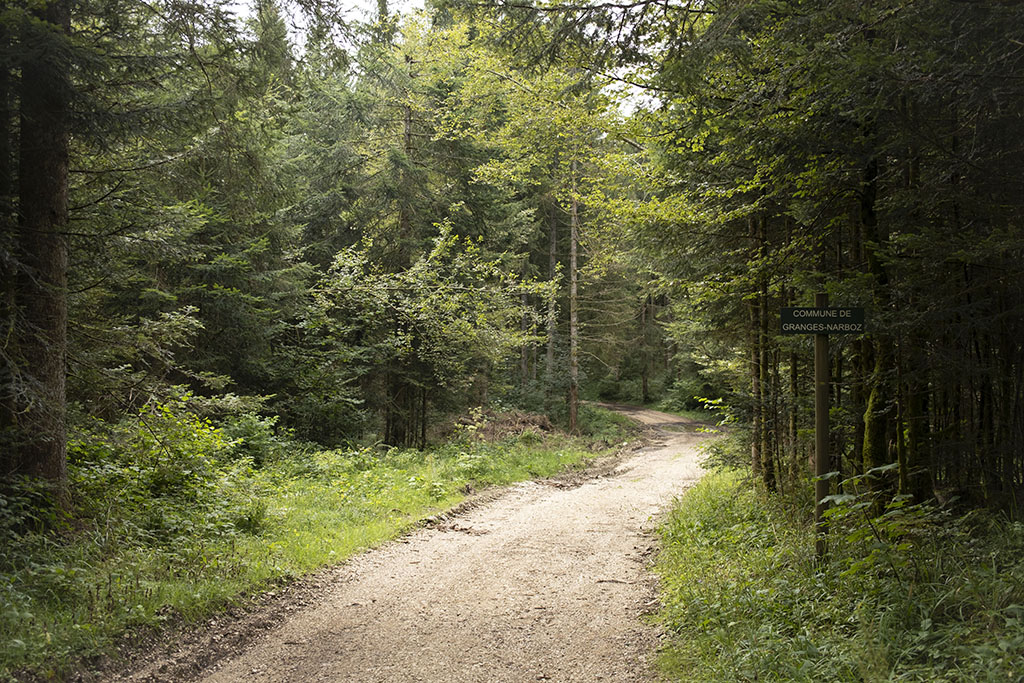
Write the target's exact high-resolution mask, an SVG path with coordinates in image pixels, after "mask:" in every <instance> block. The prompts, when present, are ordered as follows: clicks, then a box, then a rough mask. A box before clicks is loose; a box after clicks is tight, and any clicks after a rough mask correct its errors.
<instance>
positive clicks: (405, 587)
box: [129, 410, 701, 683]
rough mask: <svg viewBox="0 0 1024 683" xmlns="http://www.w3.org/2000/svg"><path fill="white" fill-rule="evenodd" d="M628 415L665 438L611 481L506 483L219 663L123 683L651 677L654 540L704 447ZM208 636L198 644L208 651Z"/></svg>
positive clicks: (311, 597)
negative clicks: (647, 616) (648, 618)
mask: <svg viewBox="0 0 1024 683" xmlns="http://www.w3.org/2000/svg"><path fill="white" fill-rule="evenodd" d="M630 414H631V415H632V416H633V417H634V418H635V419H637V420H639V421H641V422H643V423H645V424H647V425H650V426H652V427H655V428H657V429H659V432H658V438H659V441H660V443H658V444H657V445H655V446H653V447H650V448H646V449H644V450H642V451H639V452H638V453H636V454H635V455H633V456H630V457H629V458H627V459H625V460H624V461H622V462H620V463H619V464H618V465H617V467H615V469H614V470H613V471H612V472H610V473H609V475H608V476H604V477H600V478H595V479H591V480H588V481H585V482H584V483H583V484H582V485H580V486H576V487H567V486H566V485H565V484H564V483H560V482H554V483H538V482H527V483H523V484H519V485H516V486H513V487H511V488H510V489H508V490H507V492H505V493H504V494H502V495H500V496H499V497H497V498H496V499H495V500H493V501H491V502H489V503H486V504H484V505H481V506H479V507H477V508H475V509H473V510H470V511H469V512H466V513H464V514H462V515H459V516H457V517H455V518H454V519H451V520H449V521H446V522H442V523H440V524H437V525H435V526H433V527H431V528H424V529H420V530H418V531H416V532H415V533H413V534H411V535H408V536H406V537H405V538H403V539H402V540H400V541H397V542H394V543H391V544H389V545H387V546H385V547H384V548H382V549H379V550H376V551H372V552H369V553H366V554H364V555H362V556H360V557H358V558H356V559H354V560H352V561H351V562H348V563H346V564H345V565H343V566H342V567H339V568H337V569H335V570H332V572H331V573H330V574H329V575H326V576H324V577H321V584H322V585H318V586H317V590H315V591H308V592H307V594H306V597H305V599H301V600H297V601H292V602H291V603H290V604H288V605H286V606H284V607H282V606H278V609H287V610H288V612H289V614H288V616H287V618H286V619H283V620H282V619H277V620H271V621H273V622H274V623H272V624H268V626H269V627H265V628H264V631H263V632H262V633H261V634H260V635H259V636H258V637H255V638H252V637H247V638H243V639H241V640H240V641H239V643H238V644H237V645H236V646H233V647H229V648H226V649H227V652H224V650H225V648H223V647H221V648H220V650H221V652H220V653H219V654H218V655H217V656H214V657H211V656H210V655H209V654H206V655H203V654H202V653H201V652H189V651H188V648H183V650H182V651H181V652H179V653H178V654H177V655H174V656H172V657H171V658H170V659H169V660H165V661H159V660H158V661H156V662H153V663H152V664H151V665H150V666H149V667H147V668H146V669H144V670H142V671H136V672H135V674H134V675H132V676H131V677H130V679H129V680H136V681H139V680H149V681H153V680H183V679H184V675H183V674H184V672H185V671H189V670H190V676H191V678H192V680H202V681H209V682H211V683H212V682H228V681H247V682H256V681H361V682H364V681H365V682H369V681H387V682H396V683H397V682H407V681H408V682H412V681H424V682H429V683H447V682H455V681H458V682H459V683H466V682H473V681H480V682H484V681H486V682H488V683H496V682H502V681H508V682H512V681H514V682H516V683H522V682H523V681H581V682H582V681H587V682H590V681H614V682H615V683H623V682H625V681H649V680H653V673H652V670H651V666H650V665H651V663H652V660H653V657H654V653H655V650H656V648H657V644H658V633H657V630H656V629H655V628H654V627H652V626H649V625H646V624H645V623H644V622H643V621H642V619H641V615H642V614H643V613H644V612H645V611H649V610H650V609H651V608H652V607H653V606H654V604H655V600H654V588H655V585H654V579H653V578H652V576H651V574H650V573H649V572H648V571H646V570H645V565H646V564H647V561H648V558H649V555H650V553H651V550H652V546H653V543H654V538H653V537H652V535H651V534H650V531H651V530H652V528H653V527H654V525H655V523H656V518H657V516H658V513H659V512H661V511H663V510H664V509H665V508H666V506H667V505H668V504H669V503H671V501H672V499H673V497H674V496H677V495H679V494H680V493H681V492H682V491H683V490H684V489H686V488H687V487H688V486H690V485H692V484H693V483H694V482H695V481H696V480H697V478H698V477H699V476H700V474H701V470H700V468H699V466H698V465H697V454H696V452H695V445H696V443H697V442H698V441H699V440H700V436H699V435H698V434H697V433H695V431H694V425H692V424H688V423H686V422H685V421H683V420H681V419H680V418H676V417H673V416H671V415H666V414H663V413H657V412H654V411H648V410H631V411H630ZM213 631H214V633H213V634H212V635H206V636H203V637H202V638H200V639H199V640H200V641H203V642H206V643H207V645H212V644H215V643H216V642H218V640H219V639H218V636H217V634H216V629H213ZM233 632H234V631H233ZM229 635H230V634H225V633H222V634H221V637H222V638H224V637H228V636H229ZM192 647H194V648H202V647H203V645H202V642H199V643H197V644H195V645H193V646H192ZM190 658H191V659H192V660H193V661H192V662H191V665H190V666H183V664H188V663H189V659H190Z"/></svg>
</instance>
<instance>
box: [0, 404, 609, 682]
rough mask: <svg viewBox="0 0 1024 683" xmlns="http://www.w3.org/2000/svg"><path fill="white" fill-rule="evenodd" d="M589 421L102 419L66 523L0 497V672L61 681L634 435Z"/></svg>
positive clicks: (598, 414)
mask: <svg viewBox="0 0 1024 683" xmlns="http://www.w3.org/2000/svg"><path fill="white" fill-rule="evenodd" d="M588 416H589V417H590V418H591V425H592V427H593V429H592V430H591V432H592V433H591V434H590V435H589V436H588V437H586V438H569V437H568V436H565V435H562V434H558V433H554V432H544V431H542V430H540V429H526V430H525V431H521V432H519V433H517V434H513V435H507V436H505V437H504V438H502V439H500V440H498V441H488V440H483V439H481V438H480V436H479V434H478V432H479V431H482V430H480V429H479V427H480V426H481V425H480V420H481V419H486V418H481V417H480V416H479V415H478V416H477V422H474V423H473V424H470V425H468V426H465V427H464V428H463V429H462V430H461V433H459V434H457V435H456V436H455V438H453V439H452V440H450V441H449V442H447V443H445V444H444V445H442V446H439V447H436V448H432V449H429V450H426V451H418V450H396V449H390V450H388V449H383V448H380V447H367V448H356V449H347V450H312V449H309V448H299V447H295V446H294V445H291V444H289V443H288V442H287V441H285V440H281V439H278V438H277V437H276V436H275V434H274V430H273V429H272V423H270V424H268V421H266V420H263V419H262V418H250V419H249V424H243V425H241V426H239V425H238V424H235V425H231V426H228V427H224V428H216V427H214V426H213V425H211V424H209V423H208V422H205V421H202V420H199V419H197V418H196V417H194V416H192V415H191V414H189V413H188V412H187V411H186V410H183V409H181V407H180V406H177V407H175V406H171V407H163V408H159V409H154V410H151V411H148V413H146V414H144V415H143V416H142V417H141V418H140V421H138V422H136V423H125V424H120V425H113V426H112V425H107V424H103V423H95V424H94V425H93V426H92V427H91V428H90V429H87V430H80V432H79V433H78V434H77V436H76V438H75V439H74V440H73V441H72V443H71V448H70V451H71V457H70V461H71V462H70V469H71V477H72V480H73V483H74V495H75V514H74V520H73V521H71V522H65V523H63V524H60V525H58V531H57V532H54V531H52V530H50V531H47V532H41V531H33V529H39V528H41V527H50V528H52V527H53V526H54V524H53V520H52V519H51V520H47V519H45V518H46V516H47V515H46V513H45V508H44V507H42V506H40V505H39V497H38V495H36V494H34V493H33V492H32V490H31V487H29V486H25V487H23V489H22V490H21V491H19V492H17V493H13V494H5V495H3V496H0V536H2V540H3V543H2V545H0V680H4V679H18V678H21V677H23V676H32V677H37V678H51V677H53V678H61V677H64V676H66V675H67V674H68V671H69V670H71V668H72V667H76V666H77V667H80V666H83V662H87V661H88V659H89V658H90V657H104V656H108V655H109V654H110V653H112V652H113V650H114V649H115V648H116V646H117V643H118V642H119V641H120V639H121V638H123V637H124V636H125V634H131V633H139V632H140V630H141V631H145V632H153V631H155V630H159V629H160V628H161V627H163V626H165V625H167V624H171V623H175V624H177V623H181V622H182V621H184V622H185V623H188V622H190V621H194V620H197V619H200V618H202V617H204V616H206V615H209V614H211V613H213V612H215V611H217V610H218V609H222V608H224V607H225V606H227V605H230V604H232V603H234V602H237V601H239V600H241V599H243V598H244V596H246V595H249V594H252V593H254V592H257V591H259V590H261V589H264V588H267V587H269V586H272V585H276V584H277V583H279V582H281V581H287V580H288V579H290V578H293V577H297V576H300V575H302V574H304V573H307V572H309V571H312V570H314V569H316V568H319V567H323V566H325V565H331V564H335V563H338V562H340V561H342V560H344V559H345V558H347V557H349V556H351V555H353V554H354V553H356V552H358V551H360V550H363V549H366V548H369V547H372V546H374V545H377V544H380V543H382V542H383V541H385V540H387V539H390V538H394V537H395V536H397V535H399V534H401V533H402V532H403V531H405V530H407V529H409V528H410V527H411V526H413V525H415V524H417V523H418V522H419V521H420V520H422V519H423V518H425V517H428V516H430V515H433V514H436V513H438V512H439V511H443V510H445V509H448V508H450V507H452V506H453V505H455V504H457V503H458V502H459V501H461V500H463V499H464V498H465V497H466V495H467V494H468V493H469V492H471V491H473V490H476V489H480V488H484V487H487V486H491V485H498V484H507V483H511V482H514V481H518V480H523V479H528V478H535V477H546V476H550V475H553V474H556V473H558V472H559V471H562V470H565V469H567V468H574V467H582V466H584V465H585V462H586V460H587V459H588V458H590V457H593V456H594V455H595V453H594V452H593V451H592V450H590V449H589V446H590V445H592V444H593V441H594V438H595V437H596V436H598V435H600V436H601V437H602V438H604V437H608V438H610V437H611V435H612V434H613V433H616V434H619V436H620V441H621V437H622V431H621V429H619V428H618V427H617V426H616V425H617V421H616V419H615V418H613V417H610V416H609V414H607V413H606V412H604V411H595V410H590V411H588ZM492 419H500V417H499V418H492ZM37 493H38V492H37ZM33 496H35V497H33ZM85 666H88V664H85Z"/></svg>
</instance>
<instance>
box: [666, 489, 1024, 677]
mask: <svg viewBox="0 0 1024 683" xmlns="http://www.w3.org/2000/svg"><path fill="white" fill-rule="evenodd" d="M868 509H870V507H869V506H865V505H862V504H861V503H860V502H858V501H856V500H846V501H840V505H839V506H838V507H837V508H835V509H834V512H833V513H832V524H833V534H832V547H831V549H830V555H829V557H828V559H827V561H825V562H824V563H821V564H820V565H818V564H816V563H815V562H814V560H813V549H814V539H813V535H812V533H811V530H810V525H809V524H808V523H806V522H800V521H794V516H793V514H792V511H789V510H786V509H785V508H783V507H782V505H781V504H779V503H778V502H777V501H775V500H769V499H767V498H766V497H764V496H762V495H761V494H759V493H757V492H755V491H754V490H752V489H751V488H750V486H749V484H748V483H746V482H745V481H744V480H743V478H742V476H741V475H740V474H738V473H737V472H735V471H733V472H722V471H719V472H716V473H712V474H709V475H708V476H706V477H705V478H704V480H703V481H702V482H701V483H700V484H698V485H697V486H696V487H694V488H693V489H691V490H690V491H689V492H687V494H686V496H685V497H683V498H681V499H680V501H679V503H678V506H677V508H676V509H675V510H674V512H673V513H672V514H671V516H670V518H669V520H668V521H667V522H666V523H665V525H664V526H663V528H662V530H661V537H662V546H663V550H662V554H661V556H660V560H659V564H658V572H659V574H660V576H661V579H662V586H663V592H664V595H663V601H664V604H665V607H664V609H663V611H662V613H661V618H662V619H663V622H664V625H665V626H666V628H667V630H668V631H669V633H670V639H669V642H668V645H667V646H666V647H665V649H664V651H663V653H662V657H661V664H662V668H663V671H664V673H665V675H666V676H667V677H668V678H669V679H670V680H673V681H754V680H757V681H964V682H967V681H971V682H974V681H1020V680H1024V552H1022V551H1024V525H1021V524H1020V523H1011V522H1007V521H1004V520H998V519H994V518H992V517H990V516H984V515H980V514H977V513H974V514H972V515H970V516H967V517H954V516H952V515H951V514H949V513H947V512H944V511H941V510H937V509H934V508H931V507H928V506H922V505H918V506H910V505H906V504H901V503H896V504H894V505H892V506H890V507H889V508H888V509H887V511H886V512H885V513H884V514H883V515H882V516H880V517H874V518H867V517H865V511H866V510H868Z"/></svg>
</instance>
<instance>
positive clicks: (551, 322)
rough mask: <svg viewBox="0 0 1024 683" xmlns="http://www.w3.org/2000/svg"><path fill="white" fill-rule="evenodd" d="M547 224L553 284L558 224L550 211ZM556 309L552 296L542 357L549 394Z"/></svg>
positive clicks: (549, 274) (551, 385) (552, 380)
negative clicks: (545, 350) (544, 350)
mask: <svg viewBox="0 0 1024 683" xmlns="http://www.w3.org/2000/svg"><path fill="white" fill-rule="evenodd" d="M550 218H551V220H550V222H549V228H550V233H551V235H550V237H551V240H550V242H549V247H548V280H549V281H551V282H554V280H555V277H556V276H557V274H558V222H557V216H556V214H555V212H554V211H551V217H550ZM557 313H558V309H557V302H556V301H555V297H554V295H552V296H551V297H550V298H549V299H548V316H547V332H548V343H547V353H546V354H545V356H544V380H545V384H546V385H547V386H546V391H548V392H550V391H551V388H552V387H553V386H554V383H555V334H556V332H557V329H558V317H557Z"/></svg>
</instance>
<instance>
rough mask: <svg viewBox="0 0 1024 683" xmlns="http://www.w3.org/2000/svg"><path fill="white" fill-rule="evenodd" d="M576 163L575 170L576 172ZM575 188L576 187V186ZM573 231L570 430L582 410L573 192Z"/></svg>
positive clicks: (576, 213)
mask: <svg viewBox="0 0 1024 683" xmlns="http://www.w3.org/2000/svg"><path fill="white" fill-rule="evenodd" d="M575 170H576V169H575V164H574V165H573V172H574V173H575ZM574 189H575V188H574ZM569 218H570V225H571V231H570V236H569V432H570V433H572V434H575V433H576V432H577V431H578V429H579V410H580V362H579V360H580V359H579V344H580V334H579V300H578V294H579V292H578V290H579V271H578V269H577V250H578V244H579V229H580V218H579V200H578V199H577V198H576V195H575V192H574V193H573V197H572V203H571V204H570V206H569Z"/></svg>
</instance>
